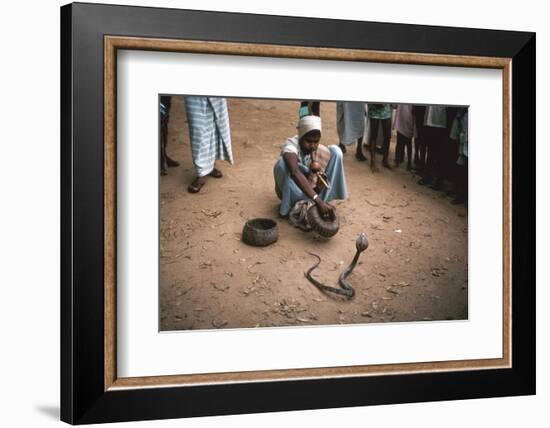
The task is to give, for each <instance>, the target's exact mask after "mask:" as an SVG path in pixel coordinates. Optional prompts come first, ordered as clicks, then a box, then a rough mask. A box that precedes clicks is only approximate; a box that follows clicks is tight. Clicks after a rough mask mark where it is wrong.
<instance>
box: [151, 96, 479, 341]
mask: <svg viewBox="0 0 550 428" xmlns="http://www.w3.org/2000/svg"><path fill="white" fill-rule="evenodd" d="M228 103H229V115H230V122H231V133H232V141H233V154H234V158H235V165H233V166H231V165H229V164H228V163H226V162H219V161H218V162H217V167H218V168H219V169H221V170H222V171H223V173H224V177H223V178H221V179H214V178H210V179H209V180H208V182H207V183H206V185H205V186H204V187H203V189H202V190H201V192H200V193H199V194H189V193H188V192H187V190H186V188H187V185H188V184H189V183H190V182H191V181H192V179H193V178H194V170H193V165H192V161H191V149H190V145H189V136H188V130H187V123H186V118H185V111H184V106H183V100H182V98H180V97H173V100H172V109H171V116H170V124H169V134H168V141H169V143H168V149H167V150H168V153H169V155H170V156H171V157H173V158H175V159H176V160H178V161H179V162H180V166H179V167H177V168H170V169H169V171H168V175H167V176H164V177H161V186H160V193H161V195H160V204H161V206H160V214H161V221H160V249H161V251H160V329H161V330H186V329H211V328H248V327H272V326H296V325H300V326H305V325H319V324H323V325H326V324H351V323H381V322H404V321H431V320H459V319H466V318H467V317H468V282H467V281H468V266H467V260H468V259H467V257H468V235H467V226H468V221H467V210H466V208H465V207H464V206H462V205H459V206H454V205H452V204H451V203H450V199H449V198H448V197H445V194H444V193H440V192H435V191H433V190H431V189H427V188H424V187H422V186H420V185H418V184H417V183H416V181H417V180H418V177H416V176H414V175H413V174H411V173H410V172H408V171H406V170H405V168H404V166H402V167H401V168H399V169H397V170H392V171H388V170H385V169H384V168H380V172H378V173H376V174H373V173H371V171H370V169H369V168H368V162H358V161H356V160H355V157H354V156H353V150H354V148H350V149H349V150H348V152H347V154H346V155H345V156H344V165H345V172H346V178H347V184H348V190H349V193H350V197H349V199H348V200H346V201H334V202H333V204H334V205H336V207H337V213H338V215H339V217H340V224H341V227H340V232H339V233H338V234H337V235H336V236H335V237H333V238H332V239H330V240H326V239H322V238H319V237H316V236H315V235H314V234H313V233H305V232H302V231H300V230H298V229H296V228H294V227H292V226H291V225H290V224H289V223H288V222H287V221H286V220H283V219H279V218H278V214H277V213H278V206H279V200H278V199H277V196H276V195H275V191H274V182H273V173H272V170H273V164H274V162H275V161H276V160H277V158H278V155H279V149H280V146H281V144H282V143H283V141H284V140H285V139H286V138H287V137H288V136H291V135H294V134H295V125H296V119H297V110H298V102H296V101H271V100H251V99H246V100H244V99H230V100H228ZM321 116H322V119H323V136H322V140H321V142H322V143H324V144H325V145H329V144H338V137H337V133H336V120H335V119H336V109H335V104H333V103H322V104H321ZM394 143H395V142H394V139H393V140H392V147H391V152H390V153H391V155H390V159H391V160H392V161H393V150H394V149H393V147H394ZM377 162H378V165H379V166H380V163H381V155H377ZM255 217H269V218H273V219H275V220H276V221H277V222H278V224H279V240H278V242H277V243H275V244H273V245H271V246H269V247H265V248H256V247H250V246H247V245H246V244H244V243H243V242H241V240H240V236H241V232H242V228H243V226H244V223H245V222H246V220H247V219H251V218H255ZM361 231H364V232H365V233H366V235H367V236H368V239H369V248H368V250H367V251H365V252H364V253H363V254H362V255H361V258H360V261H359V264H358V265H357V267H356V268H355V270H354V271H353V273H352V274H351V275H350V276H349V278H348V280H349V282H350V283H351V284H352V285H353V287H354V288H355V290H356V296H355V298H354V299H353V300H351V301H346V300H343V299H341V298H338V297H336V298H334V297H331V296H326V295H324V294H323V293H321V292H320V291H319V290H317V289H316V288H315V287H314V286H313V285H311V284H310V283H309V282H308V281H307V279H306V278H305V277H304V272H305V271H306V270H307V269H308V268H309V267H311V266H312V265H313V264H314V263H315V261H316V260H315V258H314V257H312V256H311V255H309V254H307V252H308V251H311V252H313V253H316V254H319V255H320V256H321V258H322V262H321V265H320V266H319V267H318V268H317V269H316V271H315V272H314V276H315V277H316V278H317V279H318V280H320V281H321V282H323V283H325V284H328V285H333V286H337V283H338V275H339V273H340V272H341V271H342V269H344V268H345V267H346V266H347V265H348V264H349V263H350V262H351V259H352V258H353V255H354V254H355V239H356V237H357V235H358V234H359V233H360V232H361Z"/></svg>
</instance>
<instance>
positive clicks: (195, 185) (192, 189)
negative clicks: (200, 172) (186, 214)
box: [187, 177, 206, 193]
mask: <svg viewBox="0 0 550 428" xmlns="http://www.w3.org/2000/svg"><path fill="white" fill-rule="evenodd" d="M205 184H206V177H196V178H195V179H194V180H193V182H192V183H191V184H190V185H189V186H187V191H188V192H189V193H199V191H200V190H201V189H202V186H204V185H205Z"/></svg>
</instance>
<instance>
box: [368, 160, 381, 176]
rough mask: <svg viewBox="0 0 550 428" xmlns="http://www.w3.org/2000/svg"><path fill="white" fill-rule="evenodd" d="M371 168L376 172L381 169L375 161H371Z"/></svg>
mask: <svg viewBox="0 0 550 428" xmlns="http://www.w3.org/2000/svg"><path fill="white" fill-rule="evenodd" d="M370 170H371V171H372V172H373V173H374V172H379V171H380V170H379V169H378V167H377V166H376V164H375V163H374V162H371V163H370Z"/></svg>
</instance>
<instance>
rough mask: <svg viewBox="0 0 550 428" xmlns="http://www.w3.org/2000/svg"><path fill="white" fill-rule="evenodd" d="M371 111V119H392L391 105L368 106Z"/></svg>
mask: <svg viewBox="0 0 550 428" xmlns="http://www.w3.org/2000/svg"><path fill="white" fill-rule="evenodd" d="M367 106H368V109H369V118H371V119H389V118H391V108H390V105H389V104H367Z"/></svg>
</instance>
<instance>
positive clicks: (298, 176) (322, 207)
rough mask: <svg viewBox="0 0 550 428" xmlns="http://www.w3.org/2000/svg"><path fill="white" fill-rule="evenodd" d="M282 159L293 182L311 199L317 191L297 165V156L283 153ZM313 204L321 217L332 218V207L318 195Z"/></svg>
mask: <svg viewBox="0 0 550 428" xmlns="http://www.w3.org/2000/svg"><path fill="white" fill-rule="evenodd" d="M283 159H284V160H285V164H286V166H287V168H288V170H289V171H290V176H291V177H292V179H293V180H294V182H295V183H296V184H297V185H298V187H299V188H300V189H301V190H302V192H304V193H305V194H306V195H307V197H308V198H310V199H313V197H314V196H315V195H317V193H316V192H315V190H314V189H313V187H311V184H310V182H309V180H308V179H307V178H306V176H305V175H304V174H303V173H302V171H301V170H300V168H299V167H298V156H297V155H296V154H294V153H283ZM315 204H316V205H317V208H318V209H319V213H320V214H321V216H322V217H329V218H332V219H334V207H332V206H331V205H329V204H327V203H326V202H325V201H323V200H322V199H321V198H319V197H317V198H315Z"/></svg>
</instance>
